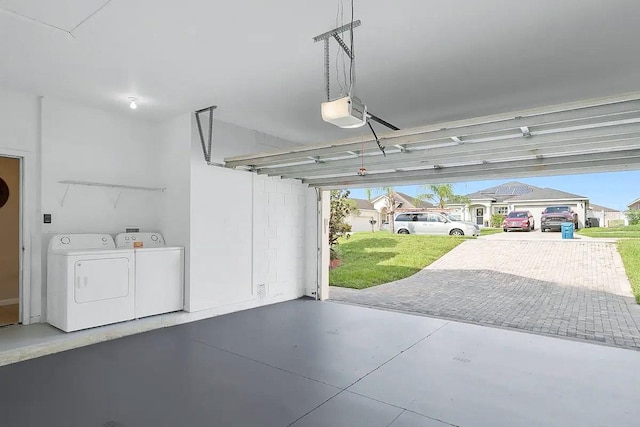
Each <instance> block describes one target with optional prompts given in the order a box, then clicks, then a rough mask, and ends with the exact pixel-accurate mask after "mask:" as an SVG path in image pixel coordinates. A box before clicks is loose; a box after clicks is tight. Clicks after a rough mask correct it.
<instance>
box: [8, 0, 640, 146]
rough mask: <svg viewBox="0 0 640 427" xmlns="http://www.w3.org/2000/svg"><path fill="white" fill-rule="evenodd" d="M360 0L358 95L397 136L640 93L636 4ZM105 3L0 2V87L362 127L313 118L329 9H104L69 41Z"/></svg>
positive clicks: (160, 0)
mask: <svg viewBox="0 0 640 427" xmlns="http://www.w3.org/2000/svg"><path fill="white" fill-rule="evenodd" d="M355 2H356V3H355V9H356V14H355V18H356V19H361V20H362V26H361V27H359V28H357V29H356V30H355V32H356V39H355V42H356V51H357V58H358V63H357V76H358V95H359V96H360V97H361V98H362V99H363V100H364V101H365V103H366V104H367V105H368V107H369V110H370V111H371V112H373V113H374V114H376V115H378V116H380V117H382V118H384V119H386V120H388V121H390V122H391V123H394V124H396V125H397V126H399V127H401V128H407V127H414V126H418V125H425V124H429V123H437V122H442V121H448V120H454V119H462V118H469V117H477V116H483V115H488V114H494V113H499V112H504V111H513V110H517V109H524V108H530V107H536V106H543V105H550V104H557V103H560V102H566V101H573V100H582V99H588V98H593V97H600V96H607V95H613V94H618V93H623V92H629V91H637V90H639V89H640V80H639V79H638V77H639V75H640V74H639V70H640V55H638V40H640V25H638V22H637V17H638V16H640V2H638V1H637V0H607V1H603V0H563V1H557V0H536V1H508V0H484V1H477V0H457V1H455V2H447V1H431V0H429V1H427V0H394V1H393V2H390V1H382V0H367V1H363V0H355ZM105 3H106V0H56V1H54V0H50V1H45V0H40V1H38V0H0V8H4V9H8V10H10V11H12V13H9V12H4V13H0V51H1V52H3V55H0V86H5V87H11V88H15V89H18V90H26V91H30V92H34V93H37V94H41V95H45V96H47V95H51V96H57V97H62V98H66V99H69V100H77V101H78V102H82V103H85V104H89V105H95V106H99V107H101V108H105V109H110V110H122V111H126V110H127V102H126V100H127V97H128V96H137V97H138V98H139V99H140V108H139V109H138V110H137V111H135V112H131V113H132V114H136V115H139V116H142V117H147V118H150V119H162V118H164V117H168V116H170V115H172V114H178V113H183V112H185V111H193V110H195V109H197V108H202V107H206V106H208V105H211V104H217V105H219V110H217V111H216V117H218V118H219V119H221V120H225V121H228V122H232V123H235V124H238V125H241V126H245V127H249V128H252V129H256V130H260V131H264V132H267V133H270V134H273V135H276V136H279V137H282V138H286V139H291V140H295V141H300V142H305V143H307V142H322V141H328V140H334V139H339V138H344V137H348V136H353V135H359V134H360V133H362V132H365V131H364V130H355V131H345V130H340V129H337V128H334V127H333V126H332V125H329V124H325V123H324V122H322V120H321V119H320V111H319V105H320V102H321V101H323V98H324V86H323V49H322V44H321V43H318V44H314V43H313V41H312V37H313V36H315V35H317V34H319V33H322V32H324V31H327V30H330V29H331V28H333V27H334V26H335V23H336V11H337V7H338V1H336V0H334V1H327V0H305V1H300V0H279V1H275V0H274V1H259V0H236V1H211V0H182V1H180V2H177V1H168V0H112V1H111V2H109V4H107V6H106V7H104V8H103V9H102V10H100V11H99V12H98V13H96V14H95V15H94V16H93V17H91V18H90V19H88V20H87V21H86V22H84V23H83V24H82V25H80V26H79V27H78V28H76V29H75V30H73V37H72V36H71V35H70V34H68V33H67V32H65V31H71V30H72V29H73V28H74V27H75V26H77V25H78V24H80V23H81V22H82V21H83V20H85V19H86V18H87V17H88V16H90V15H91V14H92V13H93V12H95V11H96V10H97V9H98V8H100V7H101V6H102V5H104V4H105ZM345 3H348V0H345ZM347 8H348V4H345V9H347ZM0 12H1V11H0ZM13 12H16V13H18V14H22V15H25V16H27V17H29V18H32V19H35V20H37V21H41V22H43V23H46V24H49V25H52V26H55V27H59V28H61V29H62V30H65V31H62V30H58V29H55V28H52V27H50V26H46V25H41V24H38V23H36V22H35V21H33V20H32V19H28V18H22V17H20V16H18V15H16V13H13ZM348 17H349V13H348V11H347V13H346V16H345V19H348ZM332 49H333V54H335V53H336V52H337V50H336V44H335V43H334V44H333V45H332ZM332 71H334V69H333V67H332Z"/></svg>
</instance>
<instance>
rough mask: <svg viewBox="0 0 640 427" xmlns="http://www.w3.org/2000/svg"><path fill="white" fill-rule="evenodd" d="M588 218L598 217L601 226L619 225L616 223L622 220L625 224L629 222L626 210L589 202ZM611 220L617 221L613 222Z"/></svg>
mask: <svg viewBox="0 0 640 427" xmlns="http://www.w3.org/2000/svg"><path fill="white" fill-rule="evenodd" d="M587 218H598V224H599V226H600V227H611V226H612V225H617V224H616V223H618V224H619V223H620V221H623V222H624V223H625V224H626V222H627V216H626V215H625V214H624V212H621V211H619V210H617V209H611V208H607V207H605V206H600V205H594V204H593V203H591V204H589V209H588V210H587ZM611 221H615V222H616V223H613V224H611V223H610V222H611Z"/></svg>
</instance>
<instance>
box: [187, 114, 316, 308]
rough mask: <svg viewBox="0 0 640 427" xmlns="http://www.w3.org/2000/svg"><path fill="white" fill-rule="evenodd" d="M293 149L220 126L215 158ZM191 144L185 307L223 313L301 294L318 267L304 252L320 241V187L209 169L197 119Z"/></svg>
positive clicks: (216, 133) (312, 256)
mask: <svg viewBox="0 0 640 427" xmlns="http://www.w3.org/2000/svg"><path fill="white" fill-rule="evenodd" d="M203 127H204V128H205V129H207V128H208V127H207V125H206V123H203ZM292 145H294V144H293V143H290V142H287V141H282V140H278V139H276V138H272V137H269V136H268V135H264V134H260V133H258V132H254V131H249V130H246V129H242V128H239V127H237V126H234V125H231V124H227V123H223V122H218V121H216V122H215V127H214V142H213V153H212V159H211V160H212V162H222V161H223V159H224V157H228V156H234V155H240V154H247V153H251V152H262V151H269V150H273V149H275V148H286V147H287V146H292ZM191 146H192V152H191V156H192V157H191V184H190V186H191V216H190V228H191V232H190V244H191V251H190V254H189V258H190V259H189V263H190V268H191V277H190V283H189V289H188V291H187V293H186V299H185V301H186V309H187V310H188V311H199V310H207V309H215V310H217V311H218V312H220V313H222V312H229V311H234V310H237V309H239V308H249V307H254V306H256V305H260V304H264V303H270V302H276V301H284V300H288V299H293V298H297V297H299V296H302V295H304V294H305V292H306V289H307V286H308V280H309V279H310V277H313V276H311V275H310V274H309V270H312V271H314V270H315V269H316V259H315V253H314V252H315V251H309V250H305V247H306V245H307V244H308V242H314V241H315V230H316V228H315V216H314V217H312V216H311V215H310V213H309V206H310V205H311V206H313V207H314V209H315V190H313V189H310V188H308V187H307V186H305V185H303V184H301V183H300V182H299V181H295V180H282V179H279V178H269V177H266V176H258V175H256V174H253V173H249V172H243V171H236V170H229V169H225V168H221V167H217V166H210V165H207V164H206V162H205V161H204V157H203V154H202V148H201V145H200V139H199V136H198V132H197V127H196V125H195V119H194V120H193V123H192V144H191ZM312 231H313V233H312ZM311 234H313V236H311ZM310 239H313V240H310ZM311 245H312V246H314V247H315V244H314V243H311ZM262 286H263V287H262ZM262 289H263V290H264V291H262Z"/></svg>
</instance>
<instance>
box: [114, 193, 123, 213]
mask: <svg viewBox="0 0 640 427" xmlns="http://www.w3.org/2000/svg"><path fill="white" fill-rule="evenodd" d="M120 196H122V190H120V191H118V197H116V201H115V203H114V204H113V209H116V208H117V207H118V202H119V201H120Z"/></svg>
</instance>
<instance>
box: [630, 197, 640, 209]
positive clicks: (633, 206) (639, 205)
mask: <svg viewBox="0 0 640 427" xmlns="http://www.w3.org/2000/svg"><path fill="white" fill-rule="evenodd" d="M627 206H628V207H629V210H638V209H640V199H636V200H634V201H633V202H631V203H629V204H628V205H627Z"/></svg>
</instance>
